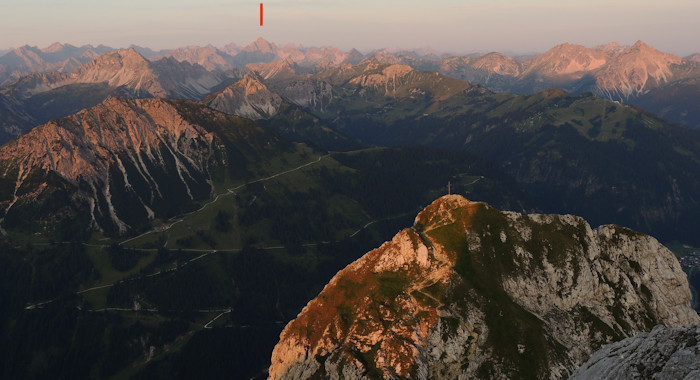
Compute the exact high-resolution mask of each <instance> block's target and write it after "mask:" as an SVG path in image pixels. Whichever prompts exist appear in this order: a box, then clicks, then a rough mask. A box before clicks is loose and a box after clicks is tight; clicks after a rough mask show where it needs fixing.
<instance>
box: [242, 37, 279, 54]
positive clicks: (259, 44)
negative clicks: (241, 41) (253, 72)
mask: <svg viewBox="0 0 700 380" xmlns="http://www.w3.org/2000/svg"><path fill="white" fill-rule="evenodd" d="M243 50H245V51H259V52H261V53H273V52H274V50H275V45H274V44H272V43H270V42H268V41H267V40H265V39H264V38H262V37H258V39H257V40H255V41H253V42H252V43H251V44H250V45H248V46H246V47H245V48H244V49H243Z"/></svg>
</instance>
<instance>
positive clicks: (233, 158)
mask: <svg viewBox="0 0 700 380" xmlns="http://www.w3.org/2000/svg"><path fill="white" fill-rule="evenodd" d="M99 49H103V50H104V51H101V52H99V53H98V52H97V50H98V48H93V47H91V46H85V47H81V48H76V47H72V46H70V45H60V44H57V45H53V46H52V47H50V48H47V49H36V48H29V47H24V48H20V49H17V50H16V51H12V52H8V53H6V54H5V55H3V56H0V63H1V62H5V63H4V64H3V66H2V67H0V71H2V70H5V71H3V72H4V73H7V72H8V71H7V69H8V68H9V69H10V70H11V72H12V73H15V74H12V75H16V76H17V77H16V78H15V77H13V78H11V79H8V84H6V85H4V86H3V87H0V126H2V130H3V133H4V134H3V135H2V136H1V138H2V141H3V143H4V145H2V146H0V218H2V219H0V268H1V269H0V332H1V333H0V356H2V357H3V358H7V360H3V361H2V363H0V377H4V378H5V377H6V378H31V377H36V378H42V377H65V378H83V377H91V376H92V377H102V378H111V377H116V378H161V377H170V378H172V377H180V378H192V377H205V378H218V377H223V376H228V377H231V376H233V377H236V378H246V379H249V378H254V377H260V376H266V375H267V373H268V369H267V368H268V367H269V366H270V353H271V352H273V347H275V345H277V349H275V350H274V354H273V356H272V367H270V369H269V374H270V375H271V376H272V377H273V378H277V377H280V378H285V377H287V378H298V377H314V376H315V377H321V378H325V377H330V376H332V375H333V374H339V375H338V376H339V377H340V374H346V375H345V376H348V377H351V376H352V375H357V376H359V377H361V376H365V377H370V378H374V377H396V378H413V377H419V378H420V377H424V378H431V377H434V376H437V377H446V378H456V377H458V376H460V375H467V376H473V377H482V378H493V377H509V378H513V377H515V378H519V377H523V378H533V377H534V378H564V377H566V376H568V375H570V374H571V373H572V372H573V371H574V370H575V369H576V367H578V366H579V365H582V364H583V363H585V362H586V360H588V359H589V358H594V361H593V362H592V363H591V364H590V367H591V368H593V367H595V368H594V370H596V371H599V369H598V368H600V366H601V363H602V365H603V366H604V367H605V366H607V367H610V368H613V367H615V368H617V364H615V363H609V362H607V361H601V360H600V359H599V357H598V356H596V355H595V354H594V353H595V351H596V350H598V349H599V348H601V347H603V346H605V345H606V344H608V343H611V342H616V341H620V340H623V339H624V338H627V337H632V336H635V334H638V333H640V332H648V331H650V330H651V329H652V328H653V326H654V325H655V324H663V325H665V326H668V327H675V326H689V325H694V324H697V323H698V322H700V318H698V317H697V315H696V314H695V313H694V312H693V310H692V309H691V308H690V307H689V305H688V304H689V301H690V295H691V294H690V292H689V285H688V282H687V280H686V278H685V274H684V273H682V271H681V269H680V266H679V264H678V261H677V260H676V259H675V258H674V257H673V255H672V254H671V253H670V252H669V251H668V250H667V249H666V248H664V247H663V246H662V245H661V244H660V243H659V242H658V241H657V240H656V239H655V238H658V239H659V240H660V241H662V242H664V243H672V242H673V246H674V247H675V246H683V244H685V245H686V246H687V247H690V248H687V250H692V246H699V245H700V237H699V236H698V234H697V231H698V229H700V219H699V218H698V215H700V196H699V195H698V194H700V178H697V176H696V175H695V173H700V156H699V153H698V152H700V150H699V149H700V131H698V130H696V129H693V128H689V127H692V126H694V125H695V124H693V122H692V120H693V118H694V116H693V115H694V112H697V110H696V108H697V107H694V104H696V103H695V102H696V95H697V91H695V87H697V78H698V77H700V76H699V75H698V74H697V72H698V67H699V66H698V65H699V64H698V63H697V61H696V60H694V57H687V58H680V57H676V56H673V55H670V54H666V53H662V52H658V51H656V50H655V49H653V48H651V47H650V46H648V45H646V44H644V43H643V42H638V43H636V44H634V45H633V46H620V45H617V44H608V45H604V46H597V47H594V48H586V47H582V46H578V45H570V44H564V45H560V46H558V47H555V48H553V49H552V50H550V51H548V52H546V53H544V54H541V55H538V56H534V57H527V58H514V57H508V56H505V55H502V54H499V53H489V54H485V55H481V54H476V55H469V56H461V57H454V56H447V55H442V54H439V53H437V52H435V51H431V50H427V49H426V50H421V51H397V50H390V49H382V50H377V51H373V52H370V53H367V54H362V53H360V52H358V51H356V50H351V51H349V52H343V51H341V50H338V49H335V48H332V47H323V48H306V47H301V46H295V45H285V46H279V45H276V44H274V43H270V42H268V41H265V40H263V39H258V40H257V41H255V42H253V43H251V44H250V45H248V46H238V45H235V44H229V45H226V46H224V47H214V46H205V47H197V46H189V47H183V48H179V49H174V50H167V51H153V50H150V49H147V48H140V47H134V46H132V47H131V48H128V49H118V50H115V49H109V48H105V47H102V46H101V47H99ZM91 52H94V54H93V53H91ZM18 57H24V58H18ZM80 57H82V58H80ZM88 57H89V59H88ZM3 59H6V60H5V61H3ZM81 60H83V61H81ZM63 63H66V64H65V65H64V66H60V67H59V66H58V65H59V64H63ZM4 65H8V66H4ZM12 65H14V66H12ZM2 75H4V74H2ZM8 75H9V74H8ZM7 78H10V77H7ZM465 79H468V80H465ZM637 102H646V103H644V108H640V106H641V104H642V103H637ZM655 107H656V109H657V110H656V111H654V112H653V113H652V112H651V110H652V109H654V108H655ZM660 115H663V117H662V116H660ZM674 117H680V119H674ZM669 120H673V121H669ZM679 123H684V124H685V125H680V124H679ZM446 193H447V194H448V195H447V196H443V195H444V194H446ZM465 197H468V198H469V199H473V200H478V202H472V201H468V200H467V199H466V198H465ZM435 199H437V200H435ZM431 202H432V203H431ZM486 202H487V203H486ZM426 205H428V206H427V207H426ZM421 210H422V211H421ZM500 210H510V211H500ZM417 212H418V217H417V218H415V220H414V216H415V215H416V213H417ZM571 214H575V215H580V216H581V217H578V216H572V215H571ZM623 226H624V227H623ZM397 230H399V231H400V232H399V233H398V234H397V233H396V231H397ZM645 234H649V235H651V236H654V237H655V238H652V237H650V236H647V235H645ZM392 237H393V238H392ZM382 242H386V243H384V244H382ZM380 245H381V247H380V248H377V247H378V246H380ZM366 252H369V253H367V254H365V253H366ZM363 255H364V256H363ZM346 266H347V267H346ZM343 268H345V269H343ZM334 275H335V277H334ZM324 286H325V287H324ZM314 297H315V298H314ZM311 299H313V300H312V301H310V302H309V300H311ZM304 305H307V307H306V308H303V307H304ZM295 316H298V317H297V319H296V320H294V317H295ZM288 322H290V323H289V324H288V325H287V327H286V328H285V327H284V326H285V324H287V323H288ZM283 328H284V330H283ZM674 331H675V330H674ZM689 331H690V330H689ZM280 333H282V335H281V339H279V338H280V335H279V334H280ZM664 334H665V333H664ZM673 334H675V333H673ZM683 334H685V335H688V334H687V333H683ZM685 335H684V336H685ZM633 339H637V340H633V341H632V342H639V341H641V340H644V339H646V338H645V337H644V336H641V335H637V338H633ZM672 339H673V340H674V341H678V342H680V341H681V339H680V338H679V337H677V336H676V335H674V336H673V337H672ZM628 342H629V341H628ZM632 344H636V343H632ZM674 344H675V343H674ZM679 344H682V343H679ZM677 345H678V344H676V346H677ZM620 347H622V348H621V349H623V350H628V349H629V348H628V347H629V343H623V345H621V346H620ZM669 355H670V354H669ZM676 357H679V356H676ZM683 357H685V356H683ZM625 363H627V362H625ZM655 363H656V362H655ZM659 365H660V366H661V364H659ZM637 368H641V367H639V366H637ZM669 368H670V367H669ZM640 371H641V369H640ZM232 374H233V375H232ZM433 375H434V376H433ZM584 376H585V375H584Z"/></svg>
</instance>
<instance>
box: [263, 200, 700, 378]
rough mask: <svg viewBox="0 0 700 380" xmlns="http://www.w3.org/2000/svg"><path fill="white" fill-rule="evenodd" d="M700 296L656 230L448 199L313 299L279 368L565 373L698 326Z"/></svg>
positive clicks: (412, 373)
mask: <svg viewBox="0 0 700 380" xmlns="http://www.w3.org/2000/svg"><path fill="white" fill-rule="evenodd" d="M690 298H691V296H690V291H689V288H688V283H687V280H686V277H685V275H684V273H683V272H682V270H681V268H680V265H679V264H678V261H677V260H676V259H675V257H674V256H673V254H672V253H671V252H670V251H668V250H667V249H666V248H664V247H663V246H662V245H661V244H660V243H658V242H657V241H656V240H655V239H654V238H652V237H649V236H647V235H644V234H641V233H638V232H635V231H632V230H629V229H626V228H623V227H617V226H601V227H599V228H597V229H595V230H594V229H591V227H590V226H589V225H588V223H586V221H585V220H583V219H582V218H579V217H575V216H571V215H536V214H535V215H522V214H518V213H514V212H501V211H499V210H496V209H494V208H492V207H490V206H488V205H487V204H484V203H479V202H470V201H468V200H466V199H464V198H462V197H461V196H456V195H450V196H444V197H442V198H440V199H438V200H436V201H435V202H434V203H433V204H431V205H430V206H428V207H427V208H426V209H425V210H424V211H422V212H421V213H420V214H419V215H418V216H417V218H416V220H415V224H414V226H413V227H412V228H409V229H406V230H403V231H401V232H399V233H398V234H397V235H396V236H395V237H394V238H393V239H392V240H391V241H390V242H387V243H385V244H383V245H382V246H381V247H380V248H378V249H375V250H373V251H371V252H369V253H367V254H366V255H365V256H363V257H362V258H360V259H359V260H357V261H355V262H354V263H352V264H350V265H349V266H348V267H346V268H345V269H343V270H342V271H340V272H339V273H338V274H337V275H336V276H335V277H334V278H333V279H332V280H331V281H330V283H329V284H328V285H326V287H325V288H324V289H323V291H322V292H321V293H320V294H319V296H318V297H316V298H315V299H314V300H312V301H311V302H309V304H308V305H307V306H306V307H305V308H304V309H303V310H302V312H301V313H300V314H299V316H298V317H297V318H296V319H295V320H293V321H292V322H290V323H289V324H288V325H287V326H286V328H285V329H284V331H283V332H282V334H281V336H280V342H279V343H278V344H277V346H276V347H275V349H274V352H273V354H272V365H271V367H270V370H269V374H270V378H271V379H306V378H312V377H314V378H315V377H321V378H330V379H339V378H346V379H347V378H418V379H428V378H431V379H432V378H445V379H448V378H449V379H457V378H460V379H461V378H540V379H563V378H566V377H568V376H569V375H570V374H571V373H572V371H573V370H574V369H575V368H577V367H578V366H579V365H581V364H582V363H584V362H585V361H586V360H587V359H588V358H589V357H590V356H591V355H592V354H593V353H594V352H595V351H596V350H598V349H600V348H601V347H602V346H604V345H606V344H609V343H611V342H614V341H618V340H621V339H624V338H626V337H629V336H633V335H634V334H636V333H638V332H641V331H649V330H651V329H652V328H653V326H655V325H657V324H663V325H666V326H670V327H675V326H689V325H694V324H697V323H698V321H700V318H699V317H698V315H697V314H695V312H694V311H693V310H692V309H691V308H690Z"/></svg>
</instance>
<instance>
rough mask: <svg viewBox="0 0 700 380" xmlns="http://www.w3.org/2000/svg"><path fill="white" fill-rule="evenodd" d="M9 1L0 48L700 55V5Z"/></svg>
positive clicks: (647, 1) (679, 1)
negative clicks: (591, 50)
mask: <svg viewBox="0 0 700 380" xmlns="http://www.w3.org/2000/svg"><path fill="white" fill-rule="evenodd" d="M263 3H264V25H263V26H260V15H259V10H260V1H259V0H258V2H253V1H245V0H226V1H224V0H119V1H114V0H2V7H1V9H2V12H1V13H0V49H7V48H11V47H19V46H22V45H25V44H28V45H32V46H38V47H40V48H41V47H46V46H48V45H50V44H51V43H53V42H62V43H70V44H73V45H83V44H88V43H89V44H93V45H98V44H105V45H108V46H111V47H115V48H117V47H126V46H129V45H131V44H136V45H140V46H146V47H150V48H153V49H165V48H175V47H180V46H185V45H201V46H203V45H207V44H212V45H214V46H223V45H226V44H228V43H231V42H234V43H236V44H238V45H247V44H248V43H250V42H251V41H253V40H255V39H256V38H258V37H263V38H265V39H267V40H269V41H271V42H275V43H277V44H287V43H293V44H299V45H303V46H335V47H338V48H341V49H344V50H348V49H350V48H353V47H354V48H358V49H359V50H361V51H368V50H371V49H378V48H389V47H391V48H401V49H412V48H424V47H431V48H433V49H436V50H438V51H441V52H451V53H470V52H489V51H499V52H504V53H510V54H527V53H535V52H543V51H545V50H547V49H549V48H551V47H553V46H555V45H558V44H560V43H564V42H568V43H576V44H582V45H585V46H590V47H592V46H595V45H599V44H604V43H608V42H613V41H614V42H619V43H620V44H626V45H628V44H633V43H634V42H636V41H637V40H643V41H645V42H646V43H648V44H650V45H652V46H654V47H656V48H657V49H660V50H662V51H666V52H670V53H674V54H678V55H688V54H691V53H696V52H700V42H698V41H700V38H698V36H700V0H664V1H661V0H432V1H425V0H422V1H419V0H342V1H341V0H263Z"/></svg>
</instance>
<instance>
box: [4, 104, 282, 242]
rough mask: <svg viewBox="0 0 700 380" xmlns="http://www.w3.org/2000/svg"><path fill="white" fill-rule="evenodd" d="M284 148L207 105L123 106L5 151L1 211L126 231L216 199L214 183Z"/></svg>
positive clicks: (41, 130)
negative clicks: (214, 196) (193, 205)
mask: <svg viewBox="0 0 700 380" xmlns="http://www.w3.org/2000/svg"><path fill="white" fill-rule="evenodd" d="M278 142H279V140H278V139H277V137H276V136H274V135H272V134H270V133H268V132H267V131H266V130H265V129H264V128H262V127H261V126H259V125H257V124H255V123H253V122H252V121H249V120H244V119H240V118H238V117H236V116H230V115H225V114H222V113H220V112H216V111H214V110H211V109H209V108H206V107H204V106H202V105H200V104H197V103H193V102H186V101H173V100H165V99H115V98H113V99H110V100H108V101H106V102H105V103H102V104H100V105H97V106H95V107H92V108H89V109H85V110H83V111H80V112H79V113H77V114H75V115H72V116H69V117H66V118H63V119H58V120H54V121H51V122H49V123H47V124H44V125H42V126H39V127H36V128H34V129H33V130H32V131H31V132H29V133H27V134H25V135H23V136H21V137H20V138H18V139H17V140H14V141H12V142H10V143H8V144H7V145H5V146H3V147H2V148H1V149H0V208H2V210H3V212H2V214H3V216H4V219H5V225H6V226H8V225H13V226H17V225H24V224H26V223H30V222H31V223H38V224H39V228H41V227H46V228H49V227H51V226H53V225H55V224H56V222H57V221H61V220H64V219H66V220H68V219H74V218H78V219H80V221H79V222H76V224H83V223H86V224H88V225H89V226H91V227H92V228H95V229H101V230H105V231H107V232H114V233H126V232H129V231H131V230H133V229H138V228H140V227H142V226H143V225H145V224H146V223H147V222H148V220H149V219H152V218H153V217H155V216H168V215H172V214H173V213H177V212H181V211H182V210H183V206H185V207H186V205H188V204H191V202H192V201H195V200H201V199H206V198H208V197H209V196H210V195H211V193H212V191H213V188H212V176H214V175H215V174H216V173H219V176H221V175H223V174H221V173H220V172H221V171H224V172H226V171H227V170H228V171H230V172H235V171H244V170H245V168H246V167H248V168H250V167H251V162H255V161H256V160H257V161H260V162H263V161H264V160H262V156H264V152H265V150H266V149H275V147H276V146H277V144H278ZM242 152H246V153H245V154H244V153H242ZM220 179H223V178H220ZM49 205H53V206H55V208H53V206H49ZM36 210H43V211H42V212H36ZM35 212H36V215H37V220H26V215H31V214H34V213H35ZM25 227H27V228H37V226H36V225H33V226H25Z"/></svg>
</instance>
